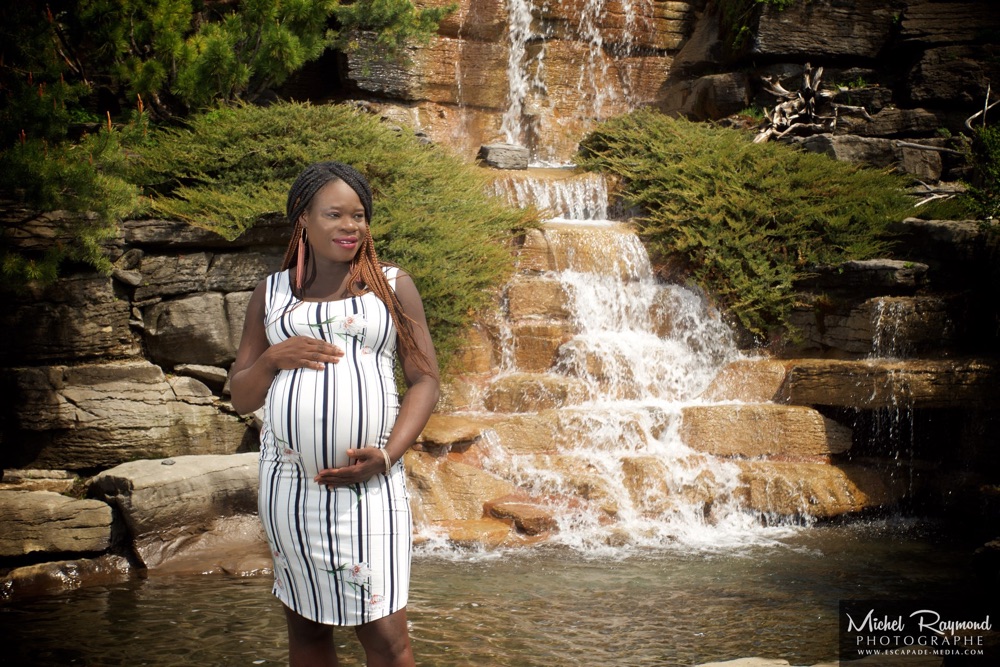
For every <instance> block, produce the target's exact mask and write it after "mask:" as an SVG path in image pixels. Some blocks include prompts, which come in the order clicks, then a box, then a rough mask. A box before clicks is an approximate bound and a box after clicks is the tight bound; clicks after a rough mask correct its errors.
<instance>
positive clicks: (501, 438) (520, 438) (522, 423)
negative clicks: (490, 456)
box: [492, 410, 562, 455]
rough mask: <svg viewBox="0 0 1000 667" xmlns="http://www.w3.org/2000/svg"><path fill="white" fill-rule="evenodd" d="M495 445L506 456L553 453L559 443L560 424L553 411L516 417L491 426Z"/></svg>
mask: <svg viewBox="0 0 1000 667" xmlns="http://www.w3.org/2000/svg"><path fill="white" fill-rule="evenodd" d="M492 431H493V434H494V435H495V436H496V443H497V445H498V446H499V447H500V448H501V449H502V450H503V451H504V453H506V454H507V455H517V454H536V453H555V452H556V451H557V450H558V449H559V445H560V443H561V435H562V430H561V424H560V423H559V417H558V415H557V413H556V412H555V411H552V410H549V411H546V412H541V413H539V414H537V415H516V416H514V417H510V418H509V419H504V420H502V421H498V422H496V423H495V424H493V426H492Z"/></svg>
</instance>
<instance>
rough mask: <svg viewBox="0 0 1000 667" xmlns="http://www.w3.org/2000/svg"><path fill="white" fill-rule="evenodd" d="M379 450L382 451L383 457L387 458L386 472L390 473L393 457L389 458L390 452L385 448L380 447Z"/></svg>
mask: <svg viewBox="0 0 1000 667" xmlns="http://www.w3.org/2000/svg"><path fill="white" fill-rule="evenodd" d="M379 451H380V452H382V458H384V459H385V474H386V475H388V474H389V472H390V471H391V470H392V459H391V458H389V452H387V451H385V450H384V449H380V450H379Z"/></svg>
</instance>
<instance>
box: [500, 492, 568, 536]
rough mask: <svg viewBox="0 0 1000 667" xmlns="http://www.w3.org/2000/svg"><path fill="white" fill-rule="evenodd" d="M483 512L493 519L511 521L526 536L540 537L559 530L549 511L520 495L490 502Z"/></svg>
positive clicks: (557, 523)
mask: <svg viewBox="0 0 1000 667" xmlns="http://www.w3.org/2000/svg"><path fill="white" fill-rule="evenodd" d="M483 510H484V512H485V513H486V515H487V516H491V517H493V518H495V519H500V520H501V521H505V520H510V521H513V522H514V525H515V526H517V529H518V530H519V531H521V532H522V533H525V534H527V535H541V534H542V533H547V532H551V531H553V530H557V529H558V528H559V522H558V521H557V520H556V518H555V517H554V516H552V512H551V510H549V509H546V508H545V507H543V506H541V505H540V504H538V503H537V502H532V501H531V500H530V499H528V498H526V497H524V496H520V495H514V496H508V497H504V498H496V499H494V500H490V501H489V502H487V503H486V504H485V506H484V508H483Z"/></svg>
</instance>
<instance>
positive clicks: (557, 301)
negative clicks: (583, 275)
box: [506, 275, 570, 320]
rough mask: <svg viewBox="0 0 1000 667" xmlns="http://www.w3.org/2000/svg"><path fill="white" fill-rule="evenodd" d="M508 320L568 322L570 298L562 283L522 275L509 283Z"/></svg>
mask: <svg viewBox="0 0 1000 667" xmlns="http://www.w3.org/2000/svg"><path fill="white" fill-rule="evenodd" d="M506 295H507V316H508V317H509V318H510V319H511V320H521V319H526V318H541V319H553V320H568V319H569V317H570V312H569V303H568V301H569V297H568V295H567V294H566V290H565V288H564V287H563V285H562V283H561V282H560V281H559V280H557V279H555V278H552V277H549V276H536V275H519V276H516V277H515V278H514V279H512V280H511V281H510V282H508V283H507V288H506Z"/></svg>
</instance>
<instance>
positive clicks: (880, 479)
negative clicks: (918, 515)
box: [735, 461, 910, 518]
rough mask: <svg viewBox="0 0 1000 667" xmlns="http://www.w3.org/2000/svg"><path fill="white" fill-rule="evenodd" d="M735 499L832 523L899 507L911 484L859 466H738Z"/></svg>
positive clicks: (754, 506) (772, 511) (771, 511)
mask: <svg viewBox="0 0 1000 667" xmlns="http://www.w3.org/2000/svg"><path fill="white" fill-rule="evenodd" d="M735 463H736V465H737V466H739V467H740V485H739V487H738V488H737V490H736V494H735V495H736V496H737V497H738V498H739V499H740V500H741V502H742V503H744V504H745V505H746V506H747V507H748V508H749V509H752V510H755V511H757V512H764V513H766V514H777V515H780V516H812V517H817V518H830V517H835V516H840V515H843V514H853V513H856V512H860V511H862V510H866V509H872V508H876V507H883V506H886V505H892V504H894V503H897V502H899V501H900V500H901V499H902V498H903V497H904V496H905V495H906V494H907V493H908V492H909V491H910V489H909V488H908V483H907V482H906V481H905V480H903V479H902V478H900V477H897V476H894V475H893V474H892V473H891V471H889V470H885V471H882V470H878V469H875V468H871V467H863V466H857V465H838V466H832V465H825V464H820V463H792V462H777V461H736V462H735Z"/></svg>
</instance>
